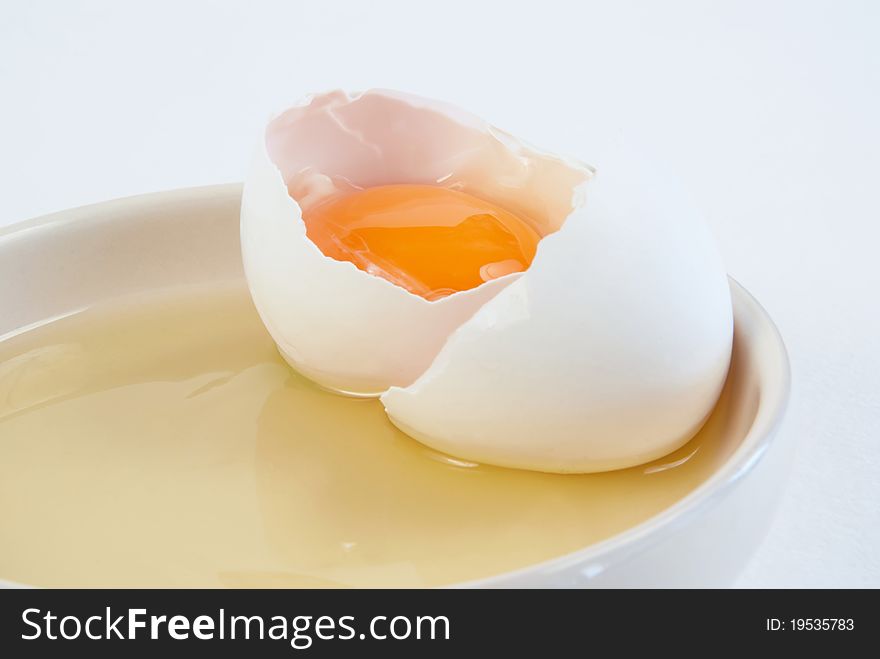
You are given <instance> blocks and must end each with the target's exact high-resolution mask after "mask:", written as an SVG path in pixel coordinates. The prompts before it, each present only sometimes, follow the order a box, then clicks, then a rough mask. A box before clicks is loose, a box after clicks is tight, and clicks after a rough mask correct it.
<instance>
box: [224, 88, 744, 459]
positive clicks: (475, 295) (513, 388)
mask: <svg viewBox="0 0 880 659" xmlns="http://www.w3.org/2000/svg"><path fill="white" fill-rule="evenodd" d="M389 186H398V187H396V188H395V190H398V189H399V186H410V189H417V190H418V191H419V194H422V187H424V186H434V188H433V189H439V190H452V191H455V192H456V193H467V194H468V195H472V197H471V198H472V199H476V200H478V201H482V202H483V203H485V204H487V207H486V209H484V210H482V211H481V210H480V209H479V208H477V207H476V206H475V207H474V208H471V209H469V210H467V211H466V212H465V214H466V213H473V214H472V215H469V216H467V217H466V220H464V221H461V224H460V225H464V224H465V223H466V222H471V223H473V222H474V218H483V217H486V216H493V217H500V216H501V214H502V213H504V212H509V213H511V214H513V215H514V216H515V217H516V218H519V221H521V222H522V224H523V225H524V227H523V229H522V230H523V231H524V232H527V231H532V232H533V235H534V242H535V246H534V247H531V245H526V247H525V248H523V249H521V250H520V251H516V250H514V251H510V252H509V253H500V252H499V254H494V255H493V256H492V257H491V258H495V259H502V260H500V261H492V262H489V263H482V262H477V266H480V265H481V263H482V265H481V267H480V269H479V272H480V273H484V277H483V280H482V281H478V282H477V284H476V285H475V286H473V287H471V288H468V287H466V285H465V286H461V287H460V288H458V289H451V288H448V287H447V288H443V289H441V291H442V296H437V290H436V288H435V289H431V288H430V287H428V290H427V295H425V294H424V293H425V292H424V291H422V290H421V289H419V288H416V287H414V286H412V285H410V283H409V280H404V279H401V268H398V267H397V266H398V265H399V263H400V262H401V260H400V259H399V258H398V260H397V261H395V262H394V263H392V264H391V266H388V265H387V263H388V261H387V258H386V255H387V252H386V253H385V254H376V253H375V252H376V250H375V249H374V248H373V245H374V244H375V243H376V242H377V241H379V240H383V241H384V243H383V245H382V246H383V247H385V248H386V249H387V244H388V242H389V241H391V240H393V237H389V234H387V233H386V234H382V235H380V236H379V237H378V238H377V237H376V236H377V234H376V228H375V227H370V228H369V229H368V231H373V233H370V234H367V233H366V232H365V231H361V232H360V233H358V235H357V236H356V238H357V241H358V242H356V243H353V242H351V234H350V233H345V232H346V231H348V229H349V228H350V227H351V226H354V227H355V230H354V231H356V230H358V228H359V227H358V224H357V223H358V222H359V221H361V220H362V215H363V214H365V213H367V212H373V213H375V214H376V215H379V216H383V215H382V214H383V213H384V214H385V216H387V215H388V214H389V213H391V210H389V208H388V206H387V205H386V206H384V207H381V208H379V209H378V210H376V209H375V205H368V203H372V202H368V203H361V204H360V206H359V208H360V209H361V216H357V215H355V216H354V217H353V218H349V217H342V219H340V217H341V215H340V214H339V213H338V212H337V214H336V215H333V214H332V213H328V212H326V211H323V210H322V209H325V208H327V206H328V204H329V205H332V204H334V203H337V204H338V203H339V202H338V200H343V202H345V203H349V206H352V204H357V201H355V202H348V201H346V200H350V199H355V200H357V199H362V198H363V195H365V194H368V193H371V192H373V191H377V190H379V191H381V190H387V189H388V187H389ZM420 186H421V187H420ZM395 203H396V202H395ZM405 203H406V204H408V205H406V206H405V208H404V211H405V213H408V214H410V215H412V214H413V213H416V212H418V209H419V206H418V203H419V199H418V197H412V198H410V199H407V200H406V201H405ZM364 208H367V211H364V210H363V209H364ZM414 209H415V210H414ZM356 210H357V208H356ZM316 216H319V217H318V219H314V218H315V217H316ZM417 221H418V222H422V219H421V218H419V219H418V220H417ZM427 221H430V222H433V223H438V222H439V223H443V222H446V221H447V220H446V219H445V218H440V219H439V220H438V216H437V215H435V216H432V217H431V218H429V220H427ZM455 221H458V219H457V218H456V219H455ZM512 221H513V220H512ZM322 222H323V224H322ZM343 224H344V226H343ZM328 227H329V228H328ZM510 227H511V225H510V224H506V225H505V226H504V227H502V228H501V229H498V230H496V233H495V234H494V235H489V234H488V233H486V231H485V227H484V232H483V235H481V236H480V237H479V240H481V241H483V243H485V242H488V241H490V240H492V239H495V240H496V241H497V242H499V243H501V242H504V241H510V240H513V238H512V236H513V233H512V232H511V230H509V229H510ZM383 228H384V227H383ZM432 229H433V227H432ZM395 230H396V231H398V233H397V234H395V235H399V236H400V237H399V238H398V240H399V241H400V243H401V245H400V248H399V250H400V251H402V252H405V251H406V250H407V249H409V250H410V254H408V256H411V257H412V258H413V259H414V260H415V265H412V264H409V265H408V268H409V269H408V270H406V271H405V272H403V273H402V274H403V276H404V277H406V276H407V275H409V274H410V273H411V272H412V269H413V268H418V267H422V266H423V265H424V261H425V260H428V259H429V258H433V259H435V260H438V259H439V262H438V263H436V267H437V268H438V269H441V270H442V269H444V268H446V269H452V268H454V267H456V266H457V265H459V263H460V262H464V261H465V260H466V259H467V258H468V254H467V253H466V249H465V248H466V247H467V245H464V246H463V247H462V249H461V250H460V251H459V252H456V251H454V250H451V251H449V253H447V254H445V255H444V254H440V255H439V257H438V256H437V255H436V254H434V253H433V252H431V253H428V252H425V255H424V257H422V258H423V262H418V258H419V255H417V254H412V253H413V252H415V251H416V248H417V246H418V243H417V242H416V241H417V239H418V236H419V235H423V234H416V233H414V232H413V228H412V227H406V231H403V232H401V230H400V228H396V229H395ZM418 230H419V231H422V232H425V231H427V229H426V228H425V227H424V226H419V227H418ZM443 230H444V231H446V233H443V234H438V233H434V234H427V235H428V238H429V239H430V240H432V241H434V243H436V242H438V241H440V240H442V239H443V238H444V236H446V235H447V234H448V233H449V232H450V231H451V229H449V227H443ZM333 231H335V232H336V233H335V234H333ZM322 232H323V234H327V235H329V236H330V237H329V238H326V236H323V235H322ZM407 232H408V233H407ZM352 233H353V231H352ZM473 233H474V231H473V230H472V227H469V228H468V230H462V231H460V237H459V238H458V240H459V243H460V244H464V243H467V241H468V240H473V239H472V238H471V235H472V234H473ZM364 236H366V238H365V237H364ZM495 236H500V237H497V238H496V237H495ZM322 238H323V239H324V243H325V244H327V245H328V247H323V248H319V247H318V245H316V242H320V241H321V240H320V239H322ZM313 239H314V240H313ZM241 240H242V254H243V259H244V266H245V272H246V274H247V278H248V283H249V285H250V289H251V293H252V295H253V298H254V302H255V305H256V307H257V309H258V311H259V312H260V315H261V316H262V318H263V321H264V322H265V324H266V327H267V328H268V330H269V331H270V333H271V334H272V336H273V338H274V339H275V341H276V343H277V344H278V347H279V349H280V351H281V353H282V354H283V355H284V356H285V358H286V359H287V361H288V362H289V363H290V364H291V365H292V366H293V367H294V368H296V369H297V370H298V371H299V372H300V373H302V374H304V375H306V376H307V377H309V378H311V379H313V380H315V381H316V382H317V383H318V384H320V385H322V386H325V387H327V388H329V389H333V390H337V391H340V392H346V393H354V394H358V395H377V394H381V395H382V402H383V404H384V405H385V407H386V410H387V412H388V414H389V416H390V418H391V420H392V421H393V422H394V423H395V424H396V425H397V426H398V427H399V428H401V429H402V430H404V431H405V432H406V433H407V434H409V435H411V436H412V437H415V438H416V439H418V440H420V441H422V442H423V443H425V444H427V445H429V446H431V447H433V448H435V449H437V450H440V451H443V452H444V453H448V454H450V455H453V456H455V457H457V458H462V459H466V460H471V461H474V462H478V463H487V464H493V465H499V466H504V467H516V468H522V469H533V470H538V471H547V472H563V473H567V472H579V473H583V472H594V471H605V470H610V469H618V468H623V467H630V466H633V465H637V464H642V463H645V462H648V461H650V460H653V459H655V458H658V457H660V456H663V455H666V454H668V453H670V452H672V451H674V450H675V449H677V448H679V447H680V446H682V445H683V444H684V443H686V442H687V441H688V440H689V439H690V438H691V437H693V436H694V434H695V433H696V431H697V430H698V429H699V428H700V427H701V425H702V424H703V423H704V421H705V420H706V418H707V416H708V415H709V413H710V411H711V410H712V408H713V406H714V405H715V402H716V400H717V399H718V396H719V393H720V392H721V388H722V386H723V383H724V379H725V376H726V373H727V368H728V364H729V360H730V349H731V337H732V331H733V319H732V312H731V302H730V293H729V290H728V284H727V279H726V274H725V270H724V267H723V264H722V262H721V258H720V256H719V252H718V249H717V247H716V245H715V243H714V241H713V239H712V236H711V234H710V232H709V231H708V229H707V228H706V226H705V224H704V222H703V221H702V218H701V217H700V216H699V214H698V213H697V212H696V211H695V210H694V208H693V207H692V205H691V204H690V203H689V201H688V198H687V196H686V195H685V194H683V193H682V191H681V190H680V189H679V188H678V186H677V185H675V183H674V182H672V181H670V180H668V178H667V177H666V176H665V175H664V172H663V171H662V170H661V168H659V167H652V166H650V165H649V164H647V163H645V161H644V159H643V158H641V157H639V156H637V155H636V154H634V153H619V154H617V156H616V158H615V160H613V161H611V162H606V163H597V164H596V167H595V168H594V167H592V166H587V165H582V164H579V163H576V162H574V161H572V160H570V159H565V158H560V157H557V156H553V155H549V154H546V153H543V152H541V151H539V150H537V149H535V148H533V147H530V146H527V145H525V144H524V143H522V142H520V141H519V140H517V139H516V138H514V137H512V136H511V135H509V134H507V133H505V132H503V131H500V130H499V129H496V128H494V127H492V126H489V125H488V124H486V123H484V122H482V121H481V120H479V119H477V118H475V117H472V116H470V115H468V114H467V113H464V112H462V111H460V110H457V109H454V108H450V107H449V106H446V105H444V104H441V103H438V102H436V101H430V100H426V99H422V98H417V97H412V96H408V95H403V94H400V93H397V92H387V91H370V92H365V93H363V94H355V95H352V96H349V95H347V94H344V93H342V92H331V93H328V94H322V95H318V96H314V97H310V98H309V99H307V100H306V101H305V102H304V103H303V104H301V105H298V106H295V107H293V108H291V109H289V110H287V111H285V112H283V113H281V114H280V115H278V116H277V117H276V118H275V119H273V120H272V121H271V122H270V123H269V124H268V126H267V129H266V133H265V135H264V139H262V140H261V142H260V145H259V147H258V150H257V156H256V158H255V162H254V165H253V168H252V171H251V174H250V175H249V177H248V179H247V181H246V183H245V189H244V197H243V200H242V214H241ZM516 240H518V241H519V242H518V245H519V246H520V247H522V245H523V243H525V242H527V241H528V237H526V238H521V237H519V236H517V238H516ZM345 241H349V243H350V244H347V243H346V244H343V243H345ZM340 245H342V247H343V250H340V249H338V248H339V246H340ZM529 247H531V250H529ZM344 249H348V251H344ZM332 250H335V251H332ZM371 250H372V252H371ZM328 253H329V255H328ZM364 254H366V257H364ZM364 259H366V261H365V262H364ZM530 259H532V260H531V263H529V260H530ZM358 263H359V265H357V266H356V264H358ZM511 263H513V264H514V265H513V267H511V266H510V264H511ZM394 268H396V269H394ZM493 269H494V270H495V271H498V272H500V273H501V276H497V277H493V276H491V274H492V271H493ZM389 270H390V274H389ZM474 270H475V271H476V270H477V267H476V266H475V267H474ZM487 271H488V274H489V276H485V273H486V272H487ZM422 279H424V277H423V278H422ZM419 293H422V294H419Z"/></svg>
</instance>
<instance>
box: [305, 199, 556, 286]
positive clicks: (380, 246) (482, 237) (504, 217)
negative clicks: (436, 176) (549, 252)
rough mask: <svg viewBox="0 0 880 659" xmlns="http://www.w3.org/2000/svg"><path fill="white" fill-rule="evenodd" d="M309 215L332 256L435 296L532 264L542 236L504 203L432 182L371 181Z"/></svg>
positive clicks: (313, 234)
mask: <svg viewBox="0 0 880 659" xmlns="http://www.w3.org/2000/svg"><path fill="white" fill-rule="evenodd" d="M303 221H304V222H305V225H306V233H307V235H308V237H309V238H310V239H311V240H312V242H314V243H315V244H316V245H317V246H318V248H319V249H320V250H321V251H322V252H323V253H324V254H325V255H326V256H329V257H331V258H334V259H336V260H337V261H350V262H351V263H354V264H355V265H356V266H357V267H358V268H360V269H361V270H363V271H365V272H369V273H371V274H374V275H377V276H380V277H383V278H385V279H387V280H388V281H390V282H392V283H394V284H397V285H398V286H401V287H403V288H405V289H407V290H408V291H410V292H411V293H415V294H416V295H421V296H422V297H424V298H425V299H428V300H434V299H437V298H441V297H444V296H446V295H449V294H451V293H455V292H458V291H466V290H468V289H471V288H475V287H477V286H479V285H480V284H482V283H483V282H486V281H489V280H490V279H495V278H497V277H502V276H504V275H507V274H510V273H512V272H521V271H523V270H525V269H526V268H528V267H529V265H530V264H531V262H532V258H534V256H535V250H536V249H537V246H538V241H539V240H540V239H541V237H540V236H539V235H538V233H537V232H536V231H535V230H534V229H533V228H532V227H531V225H529V224H528V223H526V222H525V221H524V220H523V219H521V218H519V217H517V216H516V215H514V214H513V213H510V212H509V211H506V210H504V209H503V208H501V207H500V206H496V205H495V204H493V203H491V202H488V201H484V200H482V199H479V198H477V197H474V196H472V195H469V194H466V193H464V192H459V191H457V190H450V189H448V188H440V187H436V186H431V185H383V186H379V187H375V188H367V189H365V190H360V191H358V192H355V193H352V194H349V195H346V196H342V197H336V198H332V199H330V200H328V201H324V202H322V203H320V204H318V205H316V206H314V207H312V208H310V209H309V210H307V211H306V212H305V213H304V214H303Z"/></svg>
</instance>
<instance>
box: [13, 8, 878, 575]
mask: <svg viewBox="0 0 880 659" xmlns="http://www.w3.org/2000/svg"><path fill="white" fill-rule="evenodd" d="M373 86H380V87H392V88H399V89H403V90H407V91H411V92H415V93H419V94H423V95H427V96H434V97H438V98H441V99H445V100H448V101H451V102H454V103H457V104H459V105H462V106H464V107H465V108H467V109H469V110H471V111H472V112H475V113H476V114H478V115H481V116H483V117H485V118H487V119H489V120H490V121H491V122H493V123H495V124H496V125H498V126H501V127H502V128H505V129H507V130H509V131H510V132H512V133H514V134H516V135H519V136H521V137H524V138H525V139H527V140H528V141H530V142H533V143H535V144H538V145H540V146H542V147H544V148H546V149H549V150H552V151H557V152H561V153H566V154H571V155H575V156H577V157H580V158H582V159H584V160H586V161H588V162H592V163H593V164H598V165H599V166H601V153H602V151H603V149H604V148H605V145H607V144H608V143H609V142H610V141H611V140H614V139H616V138H618V137H620V136H624V137H626V138H627V139H630V140H634V141H638V142H641V143H643V144H645V145H647V148H648V149H649V150H652V151H654V152H655V154H660V155H662V157H663V158H665V160H666V162H668V164H669V167H671V168H673V169H674V170H676V171H677V172H678V174H679V175H680V176H681V177H682V178H683V179H684V180H685V182H686V183H687V184H688V186H689V187H690V188H691V190H692V191H693V194H694V196H695V197H696V199H697V201H698V202H699V203H700V204H701V205H702V208H703V209H704V211H705V214H706V217H707V219H708V221H709V222H710V223H711V225H712V226H713V228H714V229H715V231H716V233H717V236H718V239H719V241H720V244H721V247H722V249H723V251H724V254H725V256H726V259H727V264H728V270H729V271H730V273H731V274H732V275H733V276H734V277H736V278H737V279H738V280H739V281H740V282H742V283H743V284H744V285H745V286H746V288H748V289H749V290H750V291H752V292H753V293H754V294H755V296H756V297H757V298H758V299H759V300H760V301H761V302H762V303H763V304H764V306H765V307H766V308H767V309H768V310H769V312H770V314H771V315H772V316H773V317H774V319H775V320H776V322H777V323H778V325H779V327H780V329H781V331H782V334H783V336H784V337H785V339H786V342H787V344H788V348H789V350H790V353H791V359H792V365H793V374H794V396H793V400H792V404H791V406H790V411H789V416H788V421H787V424H786V426H785V427H784V432H787V433H792V434H793V435H795V436H796V441H797V443H798V445H799V453H798V457H797V461H796V463H795V466H794V471H793V476H792V479H791V481H790V482H789V483H788V484H787V485H785V487H786V488H787V492H786V497H785V499H784V503H783V505H782V508H781V510H780V513H779V516H778V519H777V522H776V524H775V527H774V528H773V529H772V531H771V533H770V535H769V537H768V538H767V540H766V542H765V543H764V545H763V546H762V547H761V548H760V550H759V551H758V553H757V554H756V555H755V557H754V559H753V561H752V562H751V564H750V566H749V567H748V569H747V571H746V573H745V574H744V575H743V578H742V580H741V582H740V583H741V585H743V586H774V587H775V586H867V585H872V586H875V587H876V586H880V486H878V483H880V474H878V471H880V445H878V440H880V311H878V308H880V295H878V293H877V290H878V288H880V267H878V263H877V261H878V243H880V229H878V226H880V129H878V123H880V3H878V2H871V1H867V0H866V1H865V2H851V1H850V2H845V1H838V2H806V1H801V2H771V1H768V0H764V1H761V2H753V3H752V2H738V3H733V2H731V3H710V2H693V3H682V2H662V3H661V2H644V3H636V4H631V3H628V2H623V3H621V2H608V1H607V0H601V1H598V2H575V1H571V2H550V1H548V0H540V1H539V0H535V1H533V2H529V3H517V2H499V3H489V2H479V1H478V0H471V1H469V2H456V1H453V0H442V1H439V2H424V3H423V2H400V3H390V2H378V1H376V0H372V1H369V2H366V1H364V2H346V3H343V2H319V1H318V0H311V1H308V2H305V1H302V2H292V1H289V2H283V3H282V2H273V3H270V2H258V1H253V0H249V1H241V2H210V3H207V2H205V3H200V2H183V1H175V2H156V1H153V2H142V3H137V4H134V3H126V2H119V1H117V2H25V1H24V0H21V1H19V2H16V3H13V2H10V1H9V0H0V225H3V224H8V223H12V222H15V221H17V220H20V219H25V218H28V217H31V216H35V215H40V214H43V213H47V212H50V211H54V210H60V209H63V208H67V207H71V206H76V205H80V204H85V203H89V202H95V201H100V200H103V199H107V198H111V197H118V196H124V195H129V194H134V193H139V192H147V191H153V190H159V189H164V188H173V187H179V186H188V185H196V184H206V183H217V182H225V181H235V180H240V179H241V178H242V177H243V172H244V168H245V166H246V164H247V162H248V160H249V158H250V155H251V150H252V148H253V145H254V144H255V142H256V140H257V137H258V135H259V133H260V130H261V124H262V122H263V121H264V120H265V119H266V117H267V116H268V115H269V113H270V112H271V111H274V110H276V109H279V108H280V107H281V106H283V104H284V103H286V102H287V101H290V100H294V99H296V98H297V97H299V96H301V95H303V94H305V93H308V92H310V91H316V90H324V89H328V88H332V87H343V88H350V89H362V88H368V87H373ZM780 487H783V484H780Z"/></svg>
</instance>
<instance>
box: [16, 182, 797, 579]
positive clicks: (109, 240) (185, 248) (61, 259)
mask: <svg viewBox="0 0 880 659" xmlns="http://www.w3.org/2000/svg"><path fill="white" fill-rule="evenodd" d="M240 194H241V187H240V186H239V185H225V186H211V187H206V188H195V189H189V190H181V191H174V192H167V193H158V194H154V195H145V196H142V197H135V198H130V199H124V200H118V201H114V202H108V203H104V204H99V205H96V206H91V207H85V208H81V209H74V210H71V211H65V212H62V213H58V214H56V215H53V216H48V217H46V218H41V219H37V220H34V221H31V222H29V223H25V224H20V225H17V226H14V227H10V228H9V229H7V230H5V231H3V232H0V308H2V309H3V314H2V315H0V339H2V338H3V337H4V336H9V335H10V334H16V333H19V332H21V331H22V329H26V328H28V327H33V326H38V325H40V324H42V323H45V322H47V321H50V320H52V319H57V318H60V317H63V316H65V315H68V314H72V313H75V312H77V311H79V310H81V309H84V308H88V307H91V306H93V305H97V304H100V303H102V302H105V301H108V300H112V299H115V298H120V297H125V296H130V295H132V294H135V293H139V292H145V291H155V290H159V289H164V288H169V289H170V288H179V287H181V286H198V285H202V284H216V283H224V282H227V283H233V282H241V281H242V279H243V272H242V268H241V261H240V248H239V231H238V211H239V200H240ZM732 292H733V301H734V314H735V335H734V349H733V359H732V364H731V371H730V374H729V377H728V380H727V383H726V385H725V389H724V392H723V394H722V397H721V399H720V400H719V402H718V405H717V406H716V409H715V411H714V412H713V414H712V416H711V417H710V418H709V420H708V421H707V423H706V426H705V427H704V429H703V430H702V431H701V433H705V434H708V435H710V436H711V438H712V442H713V447H712V454H711V456H707V457H705V458H704V459H705V460H711V466H712V470H713V471H712V473H711V475H710V477H708V478H706V479H705V482H702V483H694V489H693V491H692V492H691V493H690V494H689V495H688V496H686V497H685V498H684V499H682V500H680V501H678V502H677V503H675V504H674V505H672V506H670V507H669V508H668V509H667V510H665V511H664V512H663V513H662V514H660V515H657V516H655V517H654V518H652V519H650V520H649V521H648V522H644V523H641V524H638V525H637V526H635V527H633V528H630V529H628V530H626V531H625V532H623V533H620V534H618V535H617V536H614V537H613V538H611V539H609V540H606V541H603V542H600V543H597V544H595V545H591V546H589V547H587V548H585V549H583V550H581V551H578V552H575V553H573V554H569V555H566V556H562V557H560V558H557V559H553V560H551V561H548V562H546V563H544V564H542V565H540V566H535V567H536V569H538V570H553V569H558V568H562V567H564V566H565V565H568V564H571V563H572V562H580V563H589V562H590V561H597V560H600V559H601V560H607V559H608V557H609V556H610V555H611V554H613V553H614V552H616V551H619V550H620V549H621V548H629V549H633V548H635V547H637V546H638V544H639V543H641V542H645V541H646V538H648V537H653V536H657V535H658V534H662V533H663V532H664V529H665V528H666V527H669V526H670V525H671V524H672V522H673V521H674V520H675V519H676V518H679V517H683V516H686V515H688V514H693V513H694V511H695V510H696V509H698V508H699V506H700V505H702V504H703V503H705V502H706V501H708V500H710V499H711V498H712V493H713V492H720V491H722V490H723V489H724V488H725V487H728V486H730V485H731V484H732V483H733V482H734V481H735V480H736V478H737V476H739V475H741V474H742V473H744V472H745V471H747V470H748V469H749V468H750V466H751V465H752V464H753V463H754V461H755V460H757V459H758V458H759V457H760V455H761V453H762V451H763V450H764V449H765V448H766V444H767V442H768V441H769V436H770V432H769V430H770V428H771V427H772V425H773V424H774V423H775V421H776V419H777V418H778V415H779V410H780V408H781V406H782V405H783V403H784V399H785V396H786V393H787V375H788V371H787V362H786V359H785V354H784V349H782V347H781V342H780V340H779V337H778V334H777V333H776V331H775V328H773V326H772V323H770V322H769V319H768V318H767V317H766V314H764V312H763V310H762V309H761V308H760V306H759V305H758V304H757V303H756V302H755V301H754V300H753V299H752V298H751V297H750V296H749V295H748V294H747V293H746V292H745V291H744V290H743V289H742V288H741V287H739V286H738V285H737V284H736V283H735V282H732ZM662 467H663V465H662V464H660V465H659V466H658V467H657V468H662ZM531 569H533V568H531V567H530V568H525V570H531ZM521 574H522V570H519V571H517V572H514V573H506V574H502V575H497V576H494V577H490V578H487V579H484V580H481V581H480V582H474V583H475V584H477V585H505V584H506V583H516V582H517V579H518V578H519V577H520V576H521Z"/></svg>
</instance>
